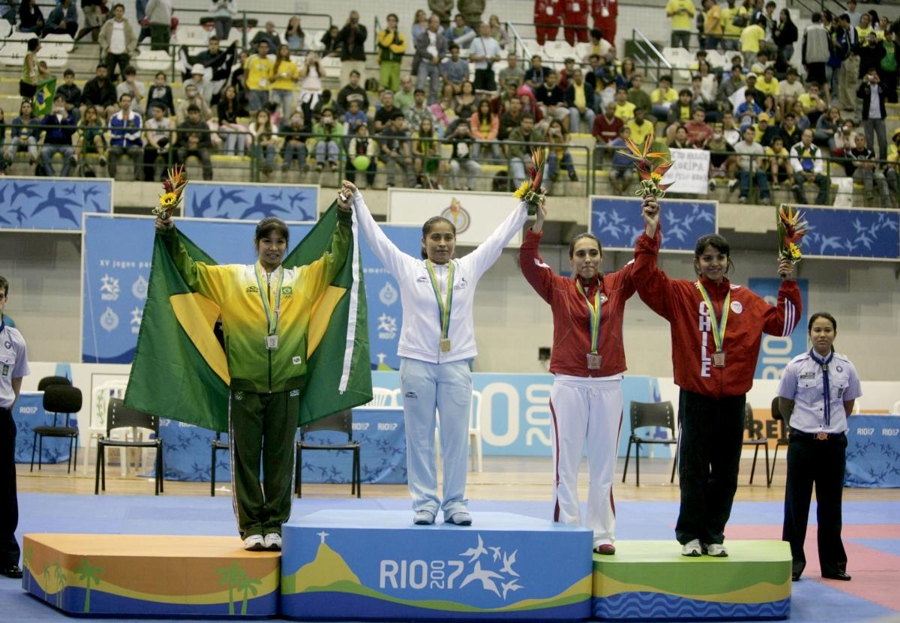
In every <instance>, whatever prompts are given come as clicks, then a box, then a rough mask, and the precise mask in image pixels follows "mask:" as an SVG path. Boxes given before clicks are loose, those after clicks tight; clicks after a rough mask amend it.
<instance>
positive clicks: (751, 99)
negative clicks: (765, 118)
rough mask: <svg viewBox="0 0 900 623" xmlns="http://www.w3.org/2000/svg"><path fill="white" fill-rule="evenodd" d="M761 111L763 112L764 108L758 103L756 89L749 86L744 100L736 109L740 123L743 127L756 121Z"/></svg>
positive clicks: (735, 112)
mask: <svg viewBox="0 0 900 623" xmlns="http://www.w3.org/2000/svg"><path fill="white" fill-rule="evenodd" d="M760 113H762V108H761V107H760V105H759V104H757V103H756V91H755V90H752V89H750V87H747V89H746V90H745V91H744V102H743V103H742V104H740V105H738V106H737V107H736V108H735V109H734V114H735V116H736V117H737V119H738V123H740V124H741V127H742V128H743V127H744V126H745V125H748V124H753V123H756V119H757V117H759V115H760Z"/></svg>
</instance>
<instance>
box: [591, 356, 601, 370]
mask: <svg viewBox="0 0 900 623" xmlns="http://www.w3.org/2000/svg"><path fill="white" fill-rule="evenodd" d="M602 360H603V358H602V357H601V356H600V355H598V354H597V353H588V354H587V369H588V370H599V369H600V362H601V361H602Z"/></svg>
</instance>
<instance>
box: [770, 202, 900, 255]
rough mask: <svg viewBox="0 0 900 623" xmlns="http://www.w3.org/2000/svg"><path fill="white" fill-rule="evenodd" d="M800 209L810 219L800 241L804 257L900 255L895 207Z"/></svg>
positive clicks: (899, 220)
mask: <svg viewBox="0 0 900 623" xmlns="http://www.w3.org/2000/svg"><path fill="white" fill-rule="evenodd" d="M795 207H797V206H795ZM799 209H800V210H801V211H802V212H803V220H805V221H806V222H807V223H809V233H808V234H806V237H804V238H803V242H802V244H801V251H802V252H803V257H805V258H839V257H840V258H848V259H854V258H855V259H866V260H892V261H896V260H898V259H900V212H897V210H876V209H871V208H831V207H823V206H799ZM773 220H774V219H773Z"/></svg>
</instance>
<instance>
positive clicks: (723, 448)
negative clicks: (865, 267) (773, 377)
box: [632, 197, 802, 557]
mask: <svg viewBox="0 0 900 623" xmlns="http://www.w3.org/2000/svg"><path fill="white" fill-rule="evenodd" d="M642 213H643V217H644V223H645V230H644V234H642V235H641V236H640V237H639V238H638V240H637V244H636V245H635V250H634V253H635V255H634V269H633V273H632V274H633V278H634V283H635V285H636V286H637V291H638V294H639V295H640V297H641V300H643V301H644V302H645V303H646V304H647V305H648V306H649V307H650V308H651V309H652V310H653V311H655V312H656V313H657V314H659V315H660V316H662V317H663V318H665V319H666V320H668V321H669V324H670V326H671V332H672V366H673V368H674V373H675V384H676V385H678V387H680V388H681V393H680V396H679V403H678V422H679V427H680V441H681V443H680V444H679V448H680V449H679V455H678V473H679V482H680V484H681V509H680V511H679V514H678V523H677V524H676V525H675V536H676V537H677V538H678V542H679V543H681V545H682V549H681V553H682V555H684V556H700V555H701V554H702V553H705V554H707V555H709V556H718V557H722V556H727V555H728V552H727V551H726V549H725V546H724V545H723V542H724V538H725V537H724V532H725V524H726V523H727V522H728V517H729V515H730V514H731V505H732V502H733V501H734V493H735V491H736V490H737V476H738V467H739V464H740V458H741V443H742V441H743V435H744V431H743V423H744V405H745V403H746V398H747V397H746V393H747V390H749V389H750V387H751V386H752V385H753V372H754V370H755V369H756V360H757V357H758V355H759V346H760V342H761V340H762V334H763V333H768V334H769V335H790V334H791V333H792V332H793V331H794V328H795V327H796V326H797V319H798V318H799V317H800V311H801V309H802V302H801V300H800V290H799V288H798V287H797V283H796V282H795V281H794V279H793V275H794V269H793V266H792V265H791V263H790V261H788V260H781V261H780V262H779V263H778V274H779V275H780V276H781V279H782V283H781V288H780V289H779V291H778V303H777V305H775V306H772V305H769V304H768V303H766V302H765V300H763V299H762V298H761V297H760V296H758V295H756V294H754V293H753V292H751V291H750V290H748V289H746V288H744V287H743V286H739V285H735V284H732V283H731V282H730V281H729V280H728V279H727V278H726V276H725V275H726V274H727V273H728V269H729V268H730V266H731V258H730V248H729V246H728V242H726V240H725V239H724V238H722V237H721V236H719V235H716V234H711V235H707V236H703V237H702V238H700V240H698V241H697V246H696V249H695V250H694V270H696V271H697V274H698V275H699V278H698V279H697V280H696V281H688V280H682V279H669V278H668V277H667V276H666V274H665V273H664V272H663V271H661V270H660V269H659V268H658V267H657V265H656V258H657V254H658V252H659V245H660V240H661V236H660V232H659V204H658V203H657V200H656V199H655V198H654V197H648V198H645V199H644V203H643V206H642Z"/></svg>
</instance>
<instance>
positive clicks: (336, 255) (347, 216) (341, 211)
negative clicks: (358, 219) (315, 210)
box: [297, 198, 353, 300]
mask: <svg viewBox="0 0 900 623" xmlns="http://www.w3.org/2000/svg"><path fill="white" fill-rule="evenodd" d="M352 205H353V202H352V201H342V200H341V199H340V198H339V199H338V213H337V223H336V224H335V228H334V234H332V237H331V248H330V249H328V250H327V251H325V253H324V254H323V255H322V257H320V258H319V259H318V260H316V261H315V262H313V263H311V264H309V265H307V266H304V267H302V268H301V270H300V271H299V272H298V275H297V277H298V279H303V280H304V282H310V281H311V284H310V285H309V289H310V292H311V294H312V298H313V299H314V300H315V299H317V298H318V297H319V295H320V294H321V293H322V292H324V291H325V288H327V287H328V285H329V284H330V283H331V282H332V281H333V280H334V278H335V277H336V276H337V274H338V273H339V272H340V270H341V268H342V267H343V266H344V262H346V261H347V256H348V255H349V252H350V248H351V238H352V231H351V224H352V222H353V221H352V219H353V216H352V209H351V206H352Z"/></svg>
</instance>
